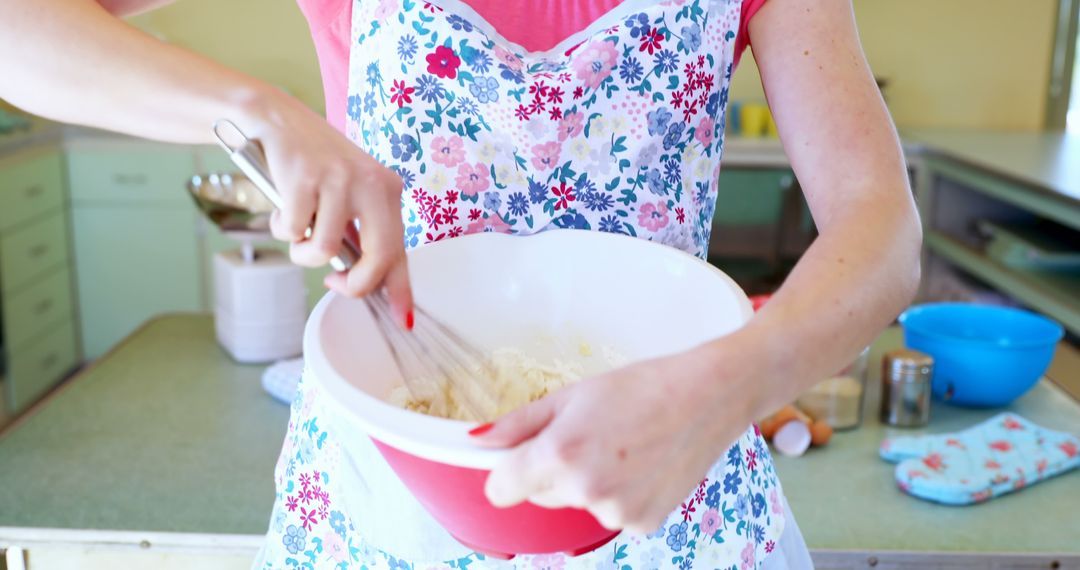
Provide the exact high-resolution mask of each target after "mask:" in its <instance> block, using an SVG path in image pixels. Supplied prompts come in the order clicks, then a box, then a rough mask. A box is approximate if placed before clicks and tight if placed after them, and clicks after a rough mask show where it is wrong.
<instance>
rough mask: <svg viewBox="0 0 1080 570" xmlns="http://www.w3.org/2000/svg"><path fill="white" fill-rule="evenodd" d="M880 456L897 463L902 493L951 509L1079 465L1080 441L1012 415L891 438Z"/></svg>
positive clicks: (1007, 491)
mask: <svg viewBox="0 0 1080 570" xmlns="http://www.w3.org/2000/svg"><path fill="white" fill-rule="evenodd" d="M879 451H880V455H881V458H882V459H884V460H885V461H889V462H891V463H899V464H898V465H897V466H896V484H897V485H898V486H899V487H900V489H901V490H903V491H904V492H905V493H908V494H909V495H912V496H915V497H919V498H920V499H926V500H928V501H934V502H938V503H944V504H947V505H969V504H972V503H979V502H982V501H986V500H988V499H991V498H993V497H997V496H1000V495H1004V494H1006V493H1010V492H1012V491H1016V490H1019V489H1023V488H1024V487H1026V486H1029V485H1032V484H1034V483H1037V482H1039V481H1042V480H1044V479H1047V478H1049V477H1053V476H1054V475H1057V474H1059V473H1064V472H1066V471H1068V470H1070V469H1073V468H1075V467H1077V466H1080V439H1078V438H1076V437H1075V436H1073V435H1070V434H1067V433H1062V432H1056V431H1051V430H1048V429H1044V428H1042V427H1039V426H1037V425H1035V424H1033V423H1031V422H1029V421H1028V420H1026V419H1024V418H1021V417H1019V416H1017V415H1015V414H1009V413H1004V414H1000V415H997V416H994V417H993V418H990V419H989V420H986V421H985V422H983V423H981V424H978V425H976V426H973V427H971V428H968V429H966V430H963V431H960V432H956V433H951V434H940V435H923V436H911V437H894V438H889V439H886V440H885V441H883V442H882V443H881V449H880V450H879Z"/></svg>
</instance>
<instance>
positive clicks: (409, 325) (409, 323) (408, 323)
mask: <svg viewBox="0 0 1080 570" xmlns="http://www.w3.org/2000/svg"><path fill="white" fill-rule="evenodd" d="M413 324H415V323H414V319H413V311H412V309H409V312H408V313H406V314H405V328H406V329H408V330H412V329H413Z"/></svg>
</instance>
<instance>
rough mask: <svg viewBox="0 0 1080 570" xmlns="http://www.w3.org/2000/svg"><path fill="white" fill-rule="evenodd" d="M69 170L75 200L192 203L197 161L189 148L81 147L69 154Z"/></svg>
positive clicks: (128, 202) (80, 201)
mask: <svg viewBox="0 0 1080 570" xmlns="http://www.w3.org/2000/svg"><path fill="white" fill-rule="evenodd" d="M68 172H69V177H68V178H69V184H70V186H71V200H72V202H75V203H95V202H96V203H101V202H111V203H118V204H138V203H161V202H190V201H191V198H189V197H188V196H187V189H186V184H187V181H188V179H190V178H191V175H192V174H194V172H195V163H194V155H193V153H192V152H191V150H190V149H189V148H187V147H177V148H145V147H132V148H123V149H112V148H110V149H108V150H93V149H77V150H72V151H71V152H70V153H69V154H68Z"/></svg>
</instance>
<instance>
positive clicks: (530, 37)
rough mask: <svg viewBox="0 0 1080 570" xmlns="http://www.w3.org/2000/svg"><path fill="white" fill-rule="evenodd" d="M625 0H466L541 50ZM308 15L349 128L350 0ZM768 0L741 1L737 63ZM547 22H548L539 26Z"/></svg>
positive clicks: (306, 3) (317, 2) (308, 9)
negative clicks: (510, 5) (514, 3)
mask: <svg viewBox="0 0 1080 570" xmlns="http://www.w3.org/2000/svg"><path fill="white" fill-rule="evenodd" d="M621 1H622V0H547V1H544V2H522V3H520V4H519V5H518V7H517V9H516V10H506V9H505V8H506V4H505V2H503V1H502V0H465V2H466V3H467V4H468V5H469V6H470V7H471V8H472V9H473V10H475V11H476V12H477V13H478V14H480V16H481V17H483V18H484V19H485V20H487V21H488V23H490V24H491V25H492V26H493V27H494V28H495V29H496V30H498V31H499V33H500V34H502V35H503V37H505V38H507V39H508V40H510V41H512V42H514V43H517V44H519V45H521V46H522V47H524V48H525V49H527V50H530V51H543V50H547V49H550V48H552V47H554V46H555V45H557V44H558V43H559V42H560V41H562V40H563V39H564V38H566V37H568V36H570V35H572V34H574V33H576V32H578V31H580V30H583V29H585V28H587V27H589V25H590V24H591V23H592V22H594V21H595V20H596V19H597V18H599V17H601V16H603V15H604V14H606V13H607V12H608V11H610V10H611V9H612V8H614V7H615V6H617V5H619V3H620V2H621ZM297 4H299V5H300V9H301V10H302V11H303V12H304V16H305V17H306V18H307V20H308V25H309V26H310V28H311V37H312V39H313V40H314V42H315V52H316V53H317V54H318V56H319V67H320V69H321V71H322V78H323V91H324V92H325V94H326V117H327V120H328V121H330V124H332V125H333V126H334V127H336V128H337V129H338V130H342V131H343V130H344V128H345V100H346V91H347V89H348V81H349V39H350V36H351V31H352V0H297ZM764 4H765V0H742V19H741V21H740V23H739V33H738V36H736V38H735V65H738V64H739V58H740V56H741V55H742V52H743V50H745V49H746V48H747V46H749V45H750V35H749V33H748V31H747V25H748V24H749V23H750V18H752V17H753V16H754V14H756V13H757V11H758V9H760V8H761V6H762V5H764ZM536 22H546V23H548V26H546V27H544V26H536V25H535V24H536Z"/></svg>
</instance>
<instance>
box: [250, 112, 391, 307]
mask: <svg viewBox="0 0 1080 570" xmlns="http://www.w3.org/2000/svg"><path fill="white" fill-rule="evenodd" d="M250 109H251V114H250V116H249V117H247V119H246V120H245V121H244V123H246V124H247V125H248V127H247V130H250V131H251V132H250V133H249V135H250V136H252V137H254V138H257V139H258V140H259V141H260V142H261V143H262V146H263V149H264V150H265V152H266V159H267V163H268V165H269V167H270V172H271V175H272V176H273V178H274V184H275V186H277V188H278V191H279V192H280V193H281V196H282V199H283V201H284V203H285V205H284V207H283V208H282V209H281V210H277V211H275V212H274V215H273V217H272V218H271V223H270V227H271V231H272V232H273V234H274V237H276V238H277V239H280V240H283V241H288V242H290V243H291V244H292V245H291V247H290V250H289V252H290V256H291V258H292V260H293V261H294V262H295V263H297V264H299V265H304V266H308V267H319V266H322V265H325V264H326V263H327V262H329V260H330V258H332V257H334V256H335V255H337V253H338V252H339V251H340V249H341V247H342V244H341V241H342V239H344V238H346V237H347V238H348V239H351V240H354V241H356V242H358V245H359V246H360V250H361V252H362V255H361V257H360V260H359V261H358V262H357V263H356V264H355V265H354V266H353V267H352V269H351V270H349V271H348V272H347V273H336V274H332V275H328V276H327V278H326V280H325V283H326V286H327V287H330V288H332V289H334V290H336V291H338V292H340V293H343V294H346V295H352V296H363V295H366V294H368V293H370V292H371V291H373V290H375V289H376V288H377V287H379V286H380V285H384V286H385V288H386V291H387V293H388V294H389V296H390V299H391V303H392V304H393V306H394V308H395V313H396V314H397V315H398V317H399V322H401V323H402V325H403V326H407V322H408V320H409V317H408V315H409V314H410V312H411V310H412V294H411V289H410V287H409V272H408V266H407V264H406V260H405V246H404V241H403V238H402V236H403V234H404V230H403V226H402V221H401V188H402V186H401V179H400V178H399V177H398V175H397V174H396V173H395V172H394V171H392V170H390V169H389V168H387V167H385V166H383V165H382V164H380V163H379V162H378V161H376V160H375V159H373V158H372V157H371V156H369V155H368V154H366V153H364V152H363V151H361V150H360V149H359V148H357V147H356V146H355V145H354V144H352V143H351V142H350V141H349V140H348V139H346V138H345V137H343V136H342V135H341V133H339V132H337V131H336V130H334V129H333V128H332V127H330V126H329V125H328V124H327V123H326V121H324V120H323V119H322V118H321V117H319V116H318V115H316V114H315V113H313V112H312V111H310V110H309V109H308V108H307V107H305V106H304V105H302V104H301V103H299V102H298V101H296V100H294V99H292V98H291V97H288V96H286V95H284V94H281V95H274V96H271V97H269V99H268V100H263V101H260V102H258V103H255V104H253V105H251V106H250ZM357 219H358V220H359V221H360V230H359V234H357V232H356V228H355V226H354V225H353V223H352V221H353V220H357ZM312 220H314V222H313V221H312ZM309 226H310V227H311V233H310V235H309V236H308V237H306V238H305V232H307V230H308V227H309Z"/></svg>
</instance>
